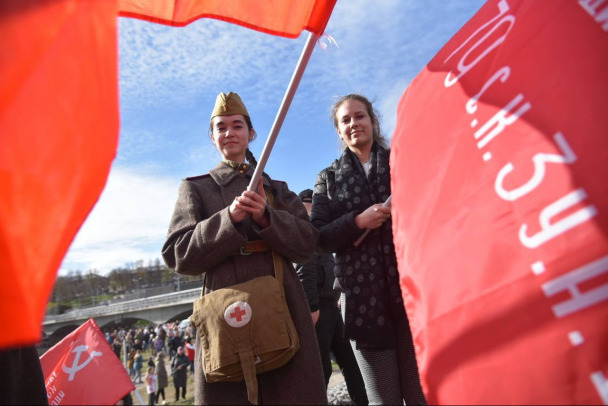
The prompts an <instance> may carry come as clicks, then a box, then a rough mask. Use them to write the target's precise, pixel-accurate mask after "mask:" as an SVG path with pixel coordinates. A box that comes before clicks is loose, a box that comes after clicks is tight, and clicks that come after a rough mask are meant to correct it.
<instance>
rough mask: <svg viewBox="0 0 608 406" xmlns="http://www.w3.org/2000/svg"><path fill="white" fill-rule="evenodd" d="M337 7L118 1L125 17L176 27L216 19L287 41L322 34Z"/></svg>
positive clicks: (255, 0) (303, 2)
mask: <svg viewBox="0 0 608 406" xmlns="http://www.w3.org/2000/svg"><path fill="white" fill-rule="evenodd" d="M335 4H336V0H298V1H272V0H231V1H225V0H205V1H200V0H118V8H119V12H120V15H121V16H123V17H132V18H139V19H142V20H147V21H151V22H155V23H159V24H166V25H173V26H184V25H188V24H190V23H191V22H193V21H195V20H198V19H199V18H203V17H206V18H214V19H217V20H223V21H227V22H229V23H233V24H238V25H242V26H244V27H247V28H251V29H254V30H257V31H262V32H265V33H268V34H272V35H277V36H282V37H288V38H296V37H298V36H299V35H300V33H301V32H302V31H303V30H308V31H310V32H312V33H314V34H317V35H321V34H323V31H324V30H325V26H326V25H327V21H328V20H329V17H330V15H331V12H332V10H333V8H334V5H335Z"/></svg>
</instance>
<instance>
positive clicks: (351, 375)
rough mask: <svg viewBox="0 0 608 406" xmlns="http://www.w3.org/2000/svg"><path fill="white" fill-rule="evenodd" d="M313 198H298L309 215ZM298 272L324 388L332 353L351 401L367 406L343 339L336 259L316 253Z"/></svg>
mask: <svg viewBox="0 0 608 406" xmlns="http://www.w3.org/2000/svg"><path fill="white" fill-rule="evenodd" d="M312 194H313V192H312V190H310V189H306V190H303V191H302V192H300V194H299V195H298V196H299V197H300V199H301V200H302V203H303V204H304V207H306V211H307V212H308V214H310V212H311V209H312ZM296 272H297V273H298V277H299V278H300V281H301V282H302V286H303V287H304V292H305V293H306V298H307V299H308V306H309V307H310V314H311V317H312V321H313V323H315V331H316V333H317V341H318V343H319V350H320V351H321V363H322V364H323V374H324V375H325V386H327V385H328V384H329V378H330V377H331V374H332V364H331V353H332V352H333V354H334V356H335V358H336V362H337V364H338V366H339V367H340V369H341V370H342V374H343V375H344V381H345V382H346V387H347V388H348V394H349V395H350V398H351V400H352V401H353V403H354V404H355V405H367V403H368V400H367V394H366V393H365V383H364V382H363V378H362V377H361V371H359V366H358V365H357V360H356V359H355V355H354V354H353V349H352V348H351V346H350V343H349V342H348V340H345V339H344V331H343V330H344V323H343V322H342V315H341V314H340V309H339V308H338V300H339V299H340V291H339V290H338V289H335V288H334V282H335V277H334V257H333V255H332V254H322V255H321V254H317V253H315V254H313V256H312V258H310V260H308V262H306V263H305V264H302V265H296Z"/></svg>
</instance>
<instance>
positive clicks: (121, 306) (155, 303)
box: [42, 288, 201, 325]
mask: <svg viewBox="0 0 608 406" xmlns="http://www.w3.org/2000/svg"><path fill="white" fill-rule="evenodd" d="M200 294H201V289H200V288H196V289H189V290H182V291H179V292H174V293H166V294H164V295H158V296H151V297H148V298H142V299H134V300H129V301H125V302H120V303H112V304H108V305H104V306H95V307H89V308H86V309H78V310H72V311H70V312H67V313H64V314H58V315H54V316H47V317H46V318H45V319H44V322H43V323H42V324H43V325H44V324H47V323H49V324H50V323H58V322H62V321H69V320H79V319H86V318H91V317H95V316H100V315H107V314H117V313H130V312H133V311H136V310H145V309H150V308H154V307H159V306H163V305H166V304H175V303H182V302H185V301H192V302H194V300H196V299H198V297H199V296H200Z"/></svg>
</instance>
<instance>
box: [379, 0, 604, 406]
mask: <svg viewBox="0 0 608 406" xmlns="http://www.w3.org/2000/svg"><path fill="white" fill-rule="evenodd" d="M607 15H608V3H606V2H603V1H592V0H579V1H566V0H560V1H557V0H556V1H551V2H549V1H523V0H508V1H507V0H500V1H499V0H492V1H489V2H487V3H486V4H485V5H484V6H483V7H482V9H481V10H480V11H479V12H478V13H477V15H475V16H474V17H473V18H472V19H471V20H470V21H469V22H468V23H467V24H466V25H465V26H464V27H463V28H462V29H461V30H460V32H458V33H457V34H456V35H455V36H454V37H453V38H452V39H451V40H450V41H449V42H448V43H447V44H446V45H445V47H444V48H443V49H442V50H441V51H440V52H439V53H438V54H437V55H436V56H435V58H434V59H433V60H432V61H431V62H430V63H429V64H428V65H427V67H426V68H425V69H424V70H423V71H422V72H421V73H420V74H419V75H418V76H417V77H416V78H415V79H414V81H413V82H412V83H411V84H410V86H409V87H408V89H407V90H406V92H405V94H404V95H403V97H402V99H401V101H400V104H399V108H398V124H397V127H396V130H395V134H394V136H393V143H392V150H391V154H392V155H391V174H392V182H393V184H392V191H393V199H392V203H393V226H394V227H393V230H394V236H395V246H396V251H397V257H398V261H399V271H400V274H401V283H402V287H403V294H404V300H405V306H406V309H407V312H408V316H409V318H410V322H411V327H412V333H413V336H414V342H415V345H416V353H417V358H418V361H419V366H420V371H421V377H422V383H423V387H424V390H425V392H426V395H427V397H428V401H429V404H537V403H542V404H601V403H604V404H608V381H607V377H608V346H607V345H606V344H607V343H608V323H606V321H607V320H608V301H607V299H608V238H607V234H608V189H607V188H606V179H605V176H606V175H607V174H608V137H607V134H608V119H607V118H606V114H607V111H606V98H607V95H608V31H607V30H608V23H607V21H608V20H607V19H606V16H607Z"/></svg>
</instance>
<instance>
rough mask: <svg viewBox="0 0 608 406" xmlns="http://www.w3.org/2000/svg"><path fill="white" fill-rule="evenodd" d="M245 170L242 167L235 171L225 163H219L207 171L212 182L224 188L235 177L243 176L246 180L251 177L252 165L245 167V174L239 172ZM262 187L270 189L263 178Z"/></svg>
mask: <svg viewBox="0 0 608 406" xmlns="http://www.w3.org/2000/svg"><path fill="white" fill-rule="evenodd" d="M242 169H245V168H244V167H242V166H241V167H240V168H237V169H234V168H232V167H231V166H229V165H228V164H226V163H225V162H223V161H222V162H220V163H218V164H217V166H216V167H215V168H214V169H212V170H210V171H209V175H211V177H212V178H213V180H214V181H215V182H216V183H217V184H218V185H220V186H226V185H227V184H229V183H230V182H232V181H233V180H234V178H236V177H237V176H242V175H245V176H246V177H247V178H248V179H251V178H252V177H253V172H254V171H255V167H254V166H253V165H249V164H248V165H247V169H246V170H245V172H242V171H241V170H242ZM262 179H264V185H265V186H268V187H270V182H269V181H268V179H267V178H266V177H263V178H262Z"/></svg>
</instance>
